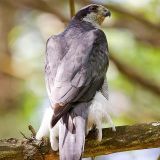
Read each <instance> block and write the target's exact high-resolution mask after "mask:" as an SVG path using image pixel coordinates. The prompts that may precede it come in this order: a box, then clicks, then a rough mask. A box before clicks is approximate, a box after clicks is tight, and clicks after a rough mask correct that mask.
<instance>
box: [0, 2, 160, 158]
mask: <svg viewBox="0 0 160 160" xmlns="http://www.w3.org/2000/svg"><path fill="white" fill-rule="evenodd" d="M93 2H94V3H99V4H104V5H106V6H107V7H108V8H109V9H110V10H111V12H112V17H111V18H110V19H108V18H107V19H106V20H105V22H104V24H103V26H102V29H103V30H104V31H105V33H106V36H107V39H108V43H109V50H110V67H109V71H108V73H107V77H108V81H109V90H110V100H111V103H112V107H110V108H109V110H110V112H111V114H112V117H113V120H114V122H115V124H116V125H125V124H134V123H142V122H151V121H159V120H160V0H134V1H133V0H97V1H89V0H75V5H76V10H78V9H79V8H81V7H83V6H85V5H86V4H90V3H93ZM69 20H70V11H69V2H68V1H67V0H59V1H57V0H34V1H33V0H15V1H12V0H0V138H9V137H22V136H21V134H20V131H23V132H24V133H25V134H26V135H27V134H28V129H27V126H28V125H29V124H32V125H33V126H34V127H35V128H36V129H38V126H39V125H40V121H41V118H42V115H43V112H44V108H45V107H47V106H48V105H49V102H48V97H47V94H46V89H45V83H44V58H45V57H44V55H45V54H44V53H45V43H46V41H47V39H48V37H50V36H51V35H53V34H58V33H60V32H62V31H63V30H64V28H65V26H66V25H67V23H68V21H69ZM159 152H160V151H159ZM108 159H109V158H108ZM123 160H124V159H123ZM141 160H142V159H141ZM145 160H146V159H145Z"/></svg>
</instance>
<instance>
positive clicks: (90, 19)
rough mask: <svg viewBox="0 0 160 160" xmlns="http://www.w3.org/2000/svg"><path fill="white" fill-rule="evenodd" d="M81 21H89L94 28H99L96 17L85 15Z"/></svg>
mask: <svg viewBox="0 0 160 160" xmlns="http://www.w3.org/2000/svg"><path fill="white" fill-rule="evenodd" d="M83 21H86V22H89V23H91V24H92V25H93V26H94V27H96V28H101V26H100V24H99V21H98V20H97V19H96V18H93V17H90V16H86V17H84V18H83Z"/></svg>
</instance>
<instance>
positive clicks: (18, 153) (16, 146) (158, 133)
mask: <svg viewBox="0 0 160 160" xmlns="http://www.w3.org/2000/svg"><path fill="white" fill-rule="evenodd" d="M116 130H117V131H116V132H113V131H112V130H111V128H108V129H103V140H102V141H101V142H97V140H96V139H95V137H96V136H97V132H96V131H95V130H94V131H91V132H90V133H89V135H88V136H87V137H86V145H85V152H84V155H83V157H93V156H99V155H107V154H110V153H115V152H122V151H129V150H137V149H147V148H158V147H160V122H153V123H148V124H147V123H146V124H137V125H132V126H119V127H116ZM22 159H30V160H37V159H38V160H51V159H52V160H57V159H58V153H57V152H52V151H51V149H50V146H49V143H48V142H47V141H45V140H43V141H37V140H34V139H32V138H30V139H27V140H17V139H13V138H11V139H8V140H1V141H0V160H22Z"/></svg>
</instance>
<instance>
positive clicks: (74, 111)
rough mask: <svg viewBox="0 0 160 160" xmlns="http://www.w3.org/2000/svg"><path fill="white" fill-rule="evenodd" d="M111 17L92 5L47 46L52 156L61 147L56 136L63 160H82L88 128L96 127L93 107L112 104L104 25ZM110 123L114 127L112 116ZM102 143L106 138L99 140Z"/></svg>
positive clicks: (49, 41) (42, 128)
mask: <svg viewBox="0 0 160 160" xmlns="http://www.w3.org/2000/svg"><path fill="white" fill-rule="evenodd" d="M110 15H111V13H110V11H109V10H108V9H107V8H105V7H104V6H102V5H97V4H91V5H88V6H86V7H84V8H82V9H80V10H79V11H78V12H77V13H76V15H75V16H74V17H73V18H72V20H71V21H70V23H69V24H68V26H67V27H66V29H65V30H64V32H62V33H60V34H58V35H55V36H51V37H50V38H49V39H48V41H47V46H46V65H45V81H46V88H47V92H48V96H49V99H50V102H51V108H52V110H50V111H48V112H46V114H45V116H46V119H47V118H48V120H49V121H50V125H51V126H50V139H51V146H52V149H53V150H57V149H58V148H57V146H55V143H54V141H57V139H56V138H55V134H59V152H60V159H61V160H80V159H81V157H82V152H83V149H84V143H85V135H86V133H87V126H88V128H89V127H91V126H92V122H93V121H94V122H93V123H96V121H98V119H96V118H94V115H91V114H92V112H94V113H93V114H96V113H95V111H96V110H95V109H92V108H93V107H91V106H94V102H97V101H98V100H99V99H101V100H102V101H103V102H100V103H97V106H98V104H102V103H103V104H105V101H106V99H108V85H107V82H106V72H107V69H108V66H109V57H108V43H107V39H106V36H105V34H104V32H103V31H102V30H101V29H100V25H101V24H102V22H103V21H104V19H105V17H108V16H110ZM100 107H101V108H99V109H98V110H97V111H99V110H100V111H99V113H100V117H101V114H102V113H103V107H104V106H102V105H100ZM97 108H98V107H97ZM104 108H105V107H104ZM50 113H51V114H50ZM49 115H50V116H49ZM106 116H108V115H106ZM95 117H96V116H95ZM91 119H92V120H91ZM108 120H109V121H110V122H111V124H112V121H111V120H110V117H109V116H108ZM44 121H45V120H44ZM98 122H101V121H98ZM47 123H48V122H47ZM97 125H98V124H97ZM44 126H45V122H44V123H43V127H41V128H40V130H44ZM99 126H101V125H100V124H99ZM55 128H57V130H56V131H55ZM100 129H101V128H99V130H100ZM44 132H45V131H44ZM56 132H59V133H56ZM101 134H102V133H101ZM36 137H37V139H40V137H42V134H41V133H40V132H38V133H37V136H36ZM101 138H102V135H100V139H99V140H101ZM56 144H57V143H56Z"/></svg>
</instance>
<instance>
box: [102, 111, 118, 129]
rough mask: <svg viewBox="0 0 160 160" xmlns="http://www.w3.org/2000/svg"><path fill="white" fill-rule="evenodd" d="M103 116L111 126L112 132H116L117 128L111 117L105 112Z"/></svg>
mask: <svg viewBox="0 0 160 160" xmlns="http://www.w3.org/2000/svg"><path fill="white" fill-rule="evenodd" d="M103 114H104V117H105V119H106V120H107V121H108V123H109V125H110V126H111V127H112V131H114V132H115V131H116V127H115V125H114V123H113V121H112V119H111V117H110V115H109V114H108V113H107V112H104V113H103Z"/></svg>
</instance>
